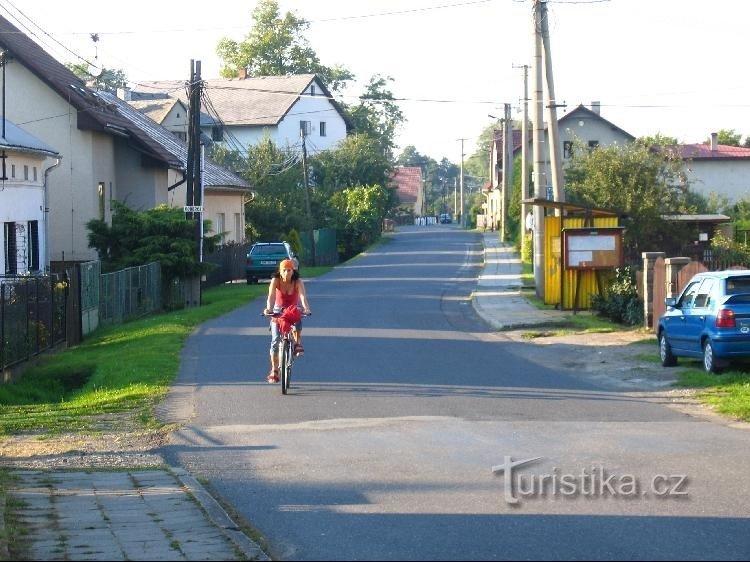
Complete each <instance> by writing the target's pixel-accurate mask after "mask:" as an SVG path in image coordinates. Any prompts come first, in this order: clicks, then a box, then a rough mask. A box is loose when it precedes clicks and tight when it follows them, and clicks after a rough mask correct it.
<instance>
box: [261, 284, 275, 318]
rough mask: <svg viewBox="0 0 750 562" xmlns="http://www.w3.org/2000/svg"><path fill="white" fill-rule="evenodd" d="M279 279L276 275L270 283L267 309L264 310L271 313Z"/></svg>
mask: <svg viewBox="0 0 750 562" xmlns="http://www.w3.org/2000/svg"><path fill="white" fill-rule="evenodd" d="M278 282H279V280H278V279H277V278H276V277H272V278H271V283H269V285H268V298H267V299H266V309H265V310H264V311H263V312H264V313H266V314H269V313H270V312H271V311H272V310H273V304H274V301H275V300H276V286H277V285H278Z"/></svg>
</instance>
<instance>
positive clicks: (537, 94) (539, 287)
mask: <svg viewBox="0 0 750 562" xmlns="http://www.w3.org/2000/svg"><path fill="white" fill-rule="evenodd" d="M540 4H541V0H534V4H533V18H532V19H533V25H534V104H533V106H532V108H533V110H532V119H533V121H534V134H533V143H534V198H535V199H544V198H546V196H547V194H546V191H547V185H546V184H547V181H546V179H547V174H546V171H545V160H544V154H545V152H546V151H545V150H543V146H544V121H543V117H542V115H543V105H544V96H543V94H542V27H541V23H540V18H541V14H540ZM533 240H534V285H535V286H536V295H537V297H539V298H540V299H542V300H544V207H542V206H540V205H535V206H534V239H533Z"/></svg>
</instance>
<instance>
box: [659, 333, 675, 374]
mask: <svg viewBox="0 0 750 562" xmlns="http://www.w3.org/2000/svg"><path fill="white" fill-rule="evenodd" d="M659 359H661V364H662V367H674V366H675V365H676V364H677V358H676V357H675V356H674V355H672V347H671V346H670V345H669V343H668V342H667V336H665V335H664V332H662V333H661V334H659Z"/></svg>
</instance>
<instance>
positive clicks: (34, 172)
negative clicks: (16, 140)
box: [33, 166, 37, 181]
mask: <svg viewBox="0 0 750 562" xmlns="http://www.w3.org/2000/svg"><path fill="white" fill-rule="evenodd" d="M33 169H34V181H36V179H37V178H36V166H34V168H33Z"/></svg>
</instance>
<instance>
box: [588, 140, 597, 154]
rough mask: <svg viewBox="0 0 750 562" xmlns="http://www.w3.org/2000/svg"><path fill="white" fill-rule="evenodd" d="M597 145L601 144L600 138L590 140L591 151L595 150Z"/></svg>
mask: <svg viewBox="0 0 750 562" xmlns="http://www.w3.org/2000/svg"><path fill="white" fill-rule="evenodd" d="M597 146H599V141H598V140H590V141H589V152H591V151H592V150H594V149H595V148H596V147H597Z"/></svg>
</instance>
